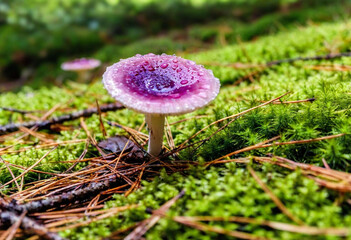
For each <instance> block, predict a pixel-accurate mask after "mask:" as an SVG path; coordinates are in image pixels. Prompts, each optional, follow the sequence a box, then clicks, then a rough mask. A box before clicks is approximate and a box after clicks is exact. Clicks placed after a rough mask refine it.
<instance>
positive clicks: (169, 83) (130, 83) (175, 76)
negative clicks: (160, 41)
mask: <svg viewBox="0 0 351 240" xmlns="http://www.w3.org/2000/svg"><path fill="white" fill-rule="evenodd" d="M202 74H203V73H202V72H199V70H198V69H192V68H191V67H189V66H183V65H180V64H178V60H177V59H173V60H172V59H164V60H161V61H144V62H138V63H137V66H133V68H131V69H130V70H129V71H127V72H126V73H125V77H124V81H123V82H124V85H125V86H127V88H128V89H129V91H131V92H136V93H139V94H141V95H144V96H145V97H158V98H160V97H161V98H162V97H167V98H169V97H172V98H178V97H179V96H180V95H182V94H184V93H186V92H188V91H191V90H192V88H193V85H194V83H196V82H198V80H199V77H200V76H201V75H202Z"/></svg>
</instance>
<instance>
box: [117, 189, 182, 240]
mask: <svg viewBox="0 0 351 240" xmlns="http://www.w3.org/2000/svg"><path fill="white" fill-rule="evenodd" d="M183 195H184V190H182V191H181V192H180V193H179V194H177V195H176V196H175V197H174V198H172V199H171V200H169V201H168V202H166V203H165V204H163V205H162V206H161V207H160V208H159V209H158V210H157V211H154V212H153V213H152V215H151V217H149V218H148V219H145V220H144V221H142V222H141V223H140V224H139V226H138V227H136V228H135V229H134V230H133V231H132V232H131V233H130V234H128V236H127V237H125V238H124V240H138V239H141V238H142V236H143V235H144V234H145V233H146V232H147V231H148V230H149V229H150V228H152V227H153V226H154V225H155V224H156V223H157V222H158V221H159V220H160V219H161V217H162V216H163V215H164V214H165V213H166V212H167V211H168V209H169V208H170V207H171V206H172V205H173V204H174V203H175V202H176V201H177V200H178V199H179V198H181V197H182V196H183Z"/></svg>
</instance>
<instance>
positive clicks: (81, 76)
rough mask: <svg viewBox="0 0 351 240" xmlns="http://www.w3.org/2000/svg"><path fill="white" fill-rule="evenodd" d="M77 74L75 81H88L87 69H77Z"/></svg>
mask: <svg viewBox="0 0 351 240" xmlns="http://www.w3.org/2000/svg"><path fill="white" fill-rule="evenodd" d="M77 74H78V78H77V82H79V83H86V82H88V79H89V73H88V71H86V70H80V71H77Z"/></svg>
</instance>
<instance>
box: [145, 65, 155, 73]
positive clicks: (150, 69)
mask: <svg viewBox="0 0 351 240" xmlns="http://www.w3.org/2000/svg"><path fill="white" fill-rule="evenodd" d="M147 70H149V71H151V72H152V71H155V69H154V67H153V66H149V67H148V68H147Z"/></svg>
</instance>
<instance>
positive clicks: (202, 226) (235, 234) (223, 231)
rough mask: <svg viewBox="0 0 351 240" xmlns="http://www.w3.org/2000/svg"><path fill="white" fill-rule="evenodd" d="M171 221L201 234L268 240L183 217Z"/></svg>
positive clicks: (267, 239)
mask: <svg viewBox="0 0 351 240" xmlns="http://www.w3.org/2000/svg"><path fill="white" fill-rule="evenodd" d="M172 219H173V220H174V221H176V222H178V223H181V224H183V225H186V226H189V227H192V228H196V229H198V230H200V231H203V232H215V233H219V234H223V235H227V236H231V237H234V238H238V239H245V240H269V238H266V237H260V236H255V235H252V234H249V233H245V232H240V231H231V230H226V229H223V228H219V227H215V226H210V225H207V224H203V223H200V222H196V221H190V220H188V219H184V217H173V218H172Z"/></svg>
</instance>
